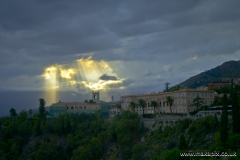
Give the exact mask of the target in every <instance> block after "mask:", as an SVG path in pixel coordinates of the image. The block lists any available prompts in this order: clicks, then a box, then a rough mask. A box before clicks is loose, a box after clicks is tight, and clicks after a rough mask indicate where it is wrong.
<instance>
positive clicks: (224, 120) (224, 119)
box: [220, 93, 228, 144]
mask: <svg viewBox="0 0 240 160" xmlns="http://www.w3.org/2000/svg"><path fill="white" fill-rule="evenodd" d="M222 103H223V106H222V114H221V130H220V138H221V141H222V143H223V144H225V143H226V141H227V139H228V111H227V108H228V99H227V95H226V93H224V96H223V98H222Z"/></svg>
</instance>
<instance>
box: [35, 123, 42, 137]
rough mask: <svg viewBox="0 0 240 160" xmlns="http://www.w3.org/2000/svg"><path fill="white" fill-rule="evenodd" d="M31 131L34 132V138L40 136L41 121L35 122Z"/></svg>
mask: <svg viewBox="0 0 240 160" xmlns="http://www.w3.org/2000/svg"><path fill="white" fill-rule="evenodd" d="M33 131H34V135H35V136H39V135H41V134H42V130H41V121H40V120H37V121H35V123H34V127H33Z"/></svg>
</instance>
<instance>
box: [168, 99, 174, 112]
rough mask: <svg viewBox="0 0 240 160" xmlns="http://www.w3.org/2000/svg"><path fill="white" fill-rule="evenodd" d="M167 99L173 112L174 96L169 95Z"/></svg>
mask: <svg viewBox="0 0 240 160" xmlns="http://www.w3.org/2000/svg"><path fill="white" fill-rule="evenodd" d="M166 99H167V103H168V104H169V106H170V112H171V113H172V104H173V101H174V100H173V98H172V97H170V96H167V97H166Z"/></svg>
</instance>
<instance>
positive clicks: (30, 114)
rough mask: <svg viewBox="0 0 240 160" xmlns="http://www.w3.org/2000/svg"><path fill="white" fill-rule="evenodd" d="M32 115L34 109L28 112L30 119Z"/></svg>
mask: <svg viewBox="0 0 240 160" xmlns="http://www.w3.org/2000/svg"><path fill="white" fill-rule="evenodd" d="M32 114H33V110H32V109H29V110H28V115H29V116H30V117H32Z"/></svg>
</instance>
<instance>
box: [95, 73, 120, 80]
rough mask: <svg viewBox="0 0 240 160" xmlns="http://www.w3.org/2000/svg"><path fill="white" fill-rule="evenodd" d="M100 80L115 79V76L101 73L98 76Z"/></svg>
mask: <svg viewBox="0 0 240 160" xmlns="http://www.w3.org/2000/svg"><path fill="white" fill-rule="evenodd" d="M99 79H100V80H117V77H116V76H109V75H107V74H103V75H102V76H100V77H99Z"/></svg>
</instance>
